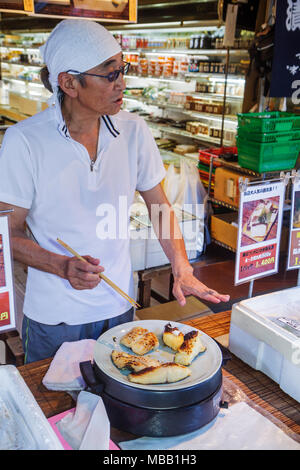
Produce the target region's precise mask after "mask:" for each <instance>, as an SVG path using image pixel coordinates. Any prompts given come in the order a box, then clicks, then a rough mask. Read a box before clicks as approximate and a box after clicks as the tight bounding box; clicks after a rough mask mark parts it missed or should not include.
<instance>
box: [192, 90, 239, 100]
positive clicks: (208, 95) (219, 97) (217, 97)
mask: <svg viewBox="0 0 300 470" xmlns="http://www.w3.org/2000/svg"><path fill="white" fill-rule="evenodd" d="M186 94H187V95H190V96H194V95H195V96H199V97H200V98H207V99H210V100H216V101H223V100H224V95H221V94H218V93H201V92H200V91H193V92H186ZM243 99H244V97H243V96H232V95H227V96H226V101H241V100H243Z"/></svg>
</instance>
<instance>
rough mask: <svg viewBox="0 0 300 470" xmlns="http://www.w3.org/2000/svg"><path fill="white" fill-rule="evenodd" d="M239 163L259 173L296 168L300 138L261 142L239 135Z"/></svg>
mask: <svg viewBox="0 0 300 470" xmlns="http://www.w3.org/2000/svg"><path fill="white" fill-rule="evenodd" d="M236 141H237V149H238V163H239V165H240V166H241V167H244V168H249V169H250V170H253V171H256V172H258V173H264V172H267V171H268V172H269V171H280V170H290V169H291V168H294V166H295V164H296V161H297V158H298V154H299V151H300V140H294V141H290V142H276V143H260V142H252V141H250V140H247V139H243V138H242V137H241V136H237V138H236Z"/></svg>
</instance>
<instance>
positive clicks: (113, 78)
mask: <svg viewBox="0 0 300 470" xmlns="http://www.w3.org/2000/svg"><path fill="white" fill-rule="evenodd" d="M129 67H130V63H129V62H125V65H122V66H121V67H120V68H119V69H117V70H114V71H113V72H110V73H109V74H108V75H98V74H96V73H88V72H78V71H77V70H67V73H73V74H79V75H90V76H91V77H101V78H106V79H107V80H108V81H109V82H115V81H116V80H118V78H119V75H120V73H121V74H122V75H126V73H127V72H128V70H129Z"/></svg>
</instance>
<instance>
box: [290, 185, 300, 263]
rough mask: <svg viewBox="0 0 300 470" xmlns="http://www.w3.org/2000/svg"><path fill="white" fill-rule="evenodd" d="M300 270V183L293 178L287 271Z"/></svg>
mask: <svg viewBox="0 0 300 470" xmlns="http://www.w3.org/2000/svg"><path fill="white" fill-rule="evenodd" d="M299 268H300V181H299V178H298V177H295V180H294V182H293V189H292V205H291V223H290V238H289V253H288V266H287V269H299Z"/></svg>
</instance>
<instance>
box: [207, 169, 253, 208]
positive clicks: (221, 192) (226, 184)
mask: <svg viewBox="0 0 300 470" xmlns="http://www.w3.org/2000/svg"><path fill="white" fill-rule="evenodd" d="M240 178H241V174H240V173H237V172H235V171H231V170H228V169H227V168H223V167H218V168H216V172H215V189H214V198H215V199H218V200H219V201H222V202H225V203H227V204H230V205H231V206H234V207H238V205H239V200H240V191H239V179H240ZM244 179H245V178H244ZM248 179H249V181H250V180H251V178H248Z"/></svg>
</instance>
